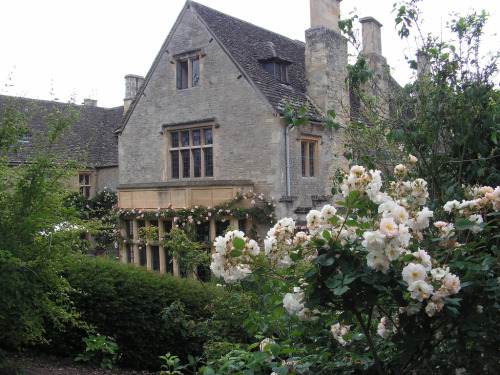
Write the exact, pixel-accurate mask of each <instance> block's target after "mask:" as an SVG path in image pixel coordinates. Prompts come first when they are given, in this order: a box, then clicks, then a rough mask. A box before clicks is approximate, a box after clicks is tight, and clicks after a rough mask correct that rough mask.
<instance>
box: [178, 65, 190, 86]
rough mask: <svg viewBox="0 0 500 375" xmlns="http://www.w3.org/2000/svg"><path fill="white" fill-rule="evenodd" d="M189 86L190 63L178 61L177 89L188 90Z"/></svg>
mask: <svg viewBox="0 0 500 375" xmlns="http://www.w3.org/2000/svg"><path fill="white" fill-rule="evenodd" d="M187 84H188V62H187V61H177V88H178V89H187Z"/></svg>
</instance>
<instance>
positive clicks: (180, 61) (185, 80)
mask: <svg viewBox="0 0 500 375" xmlns="http://www.w3.org/2000/svg"><path fill="white" fill-rule="evenodd" d="M176 69H177V72H176V80H177V88H178V89H180V90H182V89H187V88H190V87H197V86H199V84H200V57H199V55H198V54H193V55H189V56H181V57H179V58H177V60H176Z"/></svg>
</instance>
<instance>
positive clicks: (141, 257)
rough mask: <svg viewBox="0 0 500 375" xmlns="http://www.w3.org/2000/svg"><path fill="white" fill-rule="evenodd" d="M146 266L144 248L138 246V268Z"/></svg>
mask: <svg viewBox="0 0 500 375" xmlns="http://www.w3.org/2000/svg"><path fill="white" fill-rule="evenodd" d="M147 264H148V256H147V254H146V247H145V246H139V266H145V265H147Z"/></svg>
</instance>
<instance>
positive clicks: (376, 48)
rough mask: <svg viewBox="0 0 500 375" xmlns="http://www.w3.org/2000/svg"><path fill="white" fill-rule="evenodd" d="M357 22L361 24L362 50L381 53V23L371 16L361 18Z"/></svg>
mask: <svg viewBox="0 0 500 375" xmlns="http://www.w3.org/2000/svg"><path fill="white" fill-rule="evenodd" d="M359 22H360V23H361V25H362V34H363V52H365V53H371V52H375V53H378V54H379V55H382V35H381V28H382V24H381V23H380V22H378V21H377V20H376V19H375V18H373V17H364V18H361V19H360V20H359Z"/></svg>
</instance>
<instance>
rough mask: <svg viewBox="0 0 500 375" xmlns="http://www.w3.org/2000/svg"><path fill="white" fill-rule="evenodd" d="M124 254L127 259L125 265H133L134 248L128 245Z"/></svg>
mask: <svg viewBox="0 0 500 375" xmlns="http://www.w3.org/2000/svg"><path fill="white" fill-rule="evenodd" d="M125 252H126V257H127V263H134V246H133V245H130V244H128V245H126V246H125Z"/></svg>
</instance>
